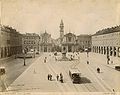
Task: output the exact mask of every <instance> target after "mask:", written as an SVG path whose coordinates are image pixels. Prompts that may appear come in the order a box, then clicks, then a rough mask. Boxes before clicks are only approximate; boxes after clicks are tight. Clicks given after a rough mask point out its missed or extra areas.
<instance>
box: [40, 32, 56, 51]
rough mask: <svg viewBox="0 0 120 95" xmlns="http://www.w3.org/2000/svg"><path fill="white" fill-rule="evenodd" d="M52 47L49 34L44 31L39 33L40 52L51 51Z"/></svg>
mask: <svg viewBox="0 0 120 95" xmlns="http://www.w3.org/2000/svg"><path fill="white" fill-rule="evenodd" d="M53 47H54V44H53V40H52V38H51V35H50V34H48V33H47V32H46V31H45V33H43V34H41V35H40V42H39V50H40V52H52V51H53Z"/></svg>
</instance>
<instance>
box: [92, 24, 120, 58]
mask: <svg viewBox="0 0 120 95" xmlns="http://www.w3.org/2000/svg"><path fill="white" fill-rule="evenodd" d="M92 51H93V52H95V53H100V54H106V55H109V56H117V57H120V26H116V27H112V28H107V29H103V30H100V31H98V32H96V34H94V35H92Z"/></svg>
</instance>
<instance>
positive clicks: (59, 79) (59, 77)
mask: <svg viewBox="0 0 120 95" xmlns="http://www.w3.org/2000/svg"><path fill="white" fill-rule="evenodd" d="M56 79H57V81H60V82H61V83H63V75H62V73H60V75H58V74H57V75H56ZM48 80H50V81H52V74H48Z"/></svg>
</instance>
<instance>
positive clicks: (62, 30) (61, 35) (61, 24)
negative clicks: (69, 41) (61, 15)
mask: <svg viewBox="0 0 120 95" xmlns="http://www.w3.org/2000/svg"><path fill="white" fill-rule="evenodd" d="M59 27H60V38H61V40H62V38H63V37H64V23H63V20H61V23H60V26H59Z"/></svg>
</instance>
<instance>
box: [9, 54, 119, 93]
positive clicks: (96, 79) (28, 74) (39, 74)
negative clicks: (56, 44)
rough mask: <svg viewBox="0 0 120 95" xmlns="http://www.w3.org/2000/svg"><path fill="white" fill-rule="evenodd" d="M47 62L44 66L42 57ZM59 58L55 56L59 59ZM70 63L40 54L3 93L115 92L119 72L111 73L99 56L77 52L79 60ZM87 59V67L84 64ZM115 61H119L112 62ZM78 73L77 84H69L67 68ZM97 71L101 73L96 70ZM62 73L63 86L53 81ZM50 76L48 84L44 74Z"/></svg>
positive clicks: (113, 71) (117, 88)
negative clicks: (78, 79) (79, 75)
mask: <svg viewBox="0 0 120 95" xmlns="http://www.w3.org/2000/svg"><path fill="white" fill-rule="evenodd" d="M45 57H47V62H46V63H44V60H43V59H44V58H45ZM60 57H61V55H59V56H57V58H58V59H59V58H60ZM75 58H76V60H73V61H55V57H54V56H53V55H52V54H51V53H49V54H48V53H44V54H42V56H40V57H39V58H38V59H36V60H35V61H34V62H33V64H32V65H30V66H29V68H27V69H26V70H25V71H24V72H23V73H22V74H21V75H20V76H19V77H18V78H17V79H16V80H15V81H14V82H13V83H12V84H11V85H10V86H9V87H8V89H7V91H9V92H11V91H32V92H34V91H35V92H36V91H38V92H108V91H109V92H112V90H113V89H114V90H115V91H116V92H117V91H120V87H119V83H118V82H119V81H120V72H118V71H116V70H114V68H113V65H114V64H116V63H113V64H109V65H108V64H106V58H105V56H103V55H98V54H94V53H89V57H87V56H86V53H80V54H79V58H78V57H75ZM87 60H89V62H90V64H86V61H87ZM113 60H116V59H113ZM116 62H119V60H118V61H116ZM75 65H76V67H77V68H78V69H79V70H80V71H81V73H82V74H81V83H80V84H73V83H72V81H71V79H70V77H69V74H68V71H69V69H70V68H71V67H74V66H75ZM97 67H100V68H101V73H97V72H96V68H97ZM60 73H62V74H63V79H64V83H61V82H59V81H57V80H56V75H57V74H60ZM48 74H52V75H53V80H52V81H49V80H48V79H47V75H48Z"/></svg>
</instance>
